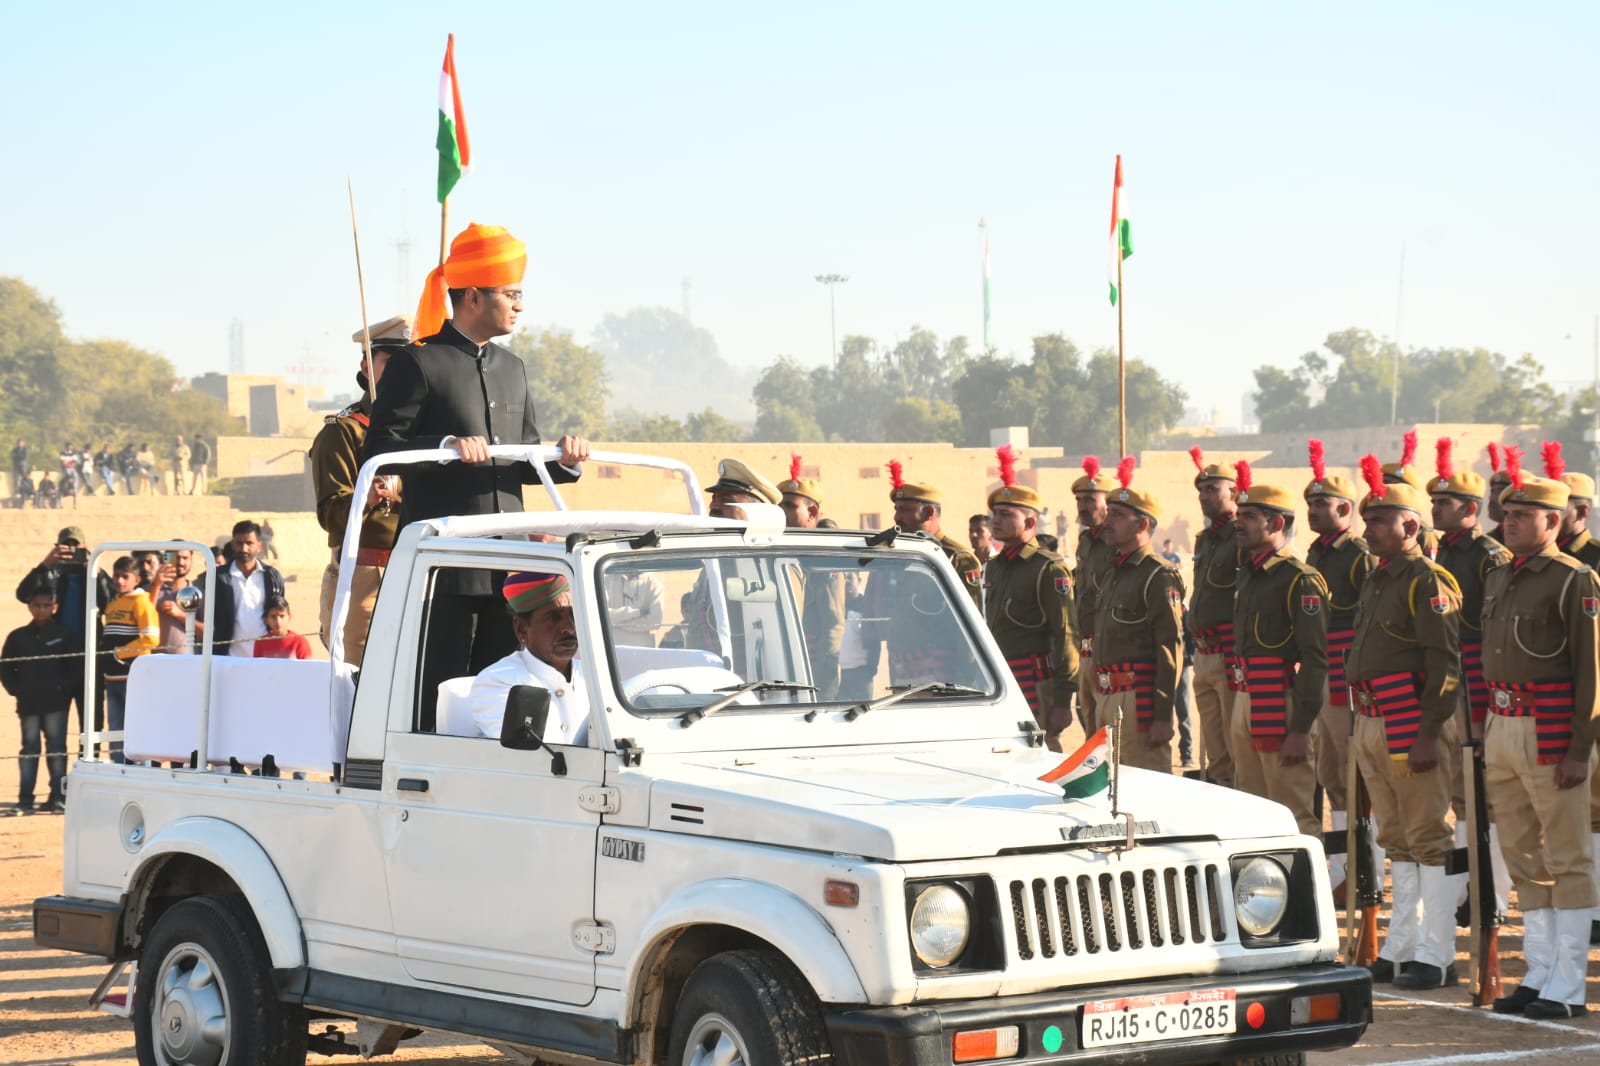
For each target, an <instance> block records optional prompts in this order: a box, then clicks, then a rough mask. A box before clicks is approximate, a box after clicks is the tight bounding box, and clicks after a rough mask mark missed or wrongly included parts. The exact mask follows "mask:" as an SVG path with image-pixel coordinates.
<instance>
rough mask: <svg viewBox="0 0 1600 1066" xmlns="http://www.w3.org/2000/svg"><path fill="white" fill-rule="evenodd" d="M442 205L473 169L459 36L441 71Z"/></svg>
mask: <svg viewBox="0 0 1600 1066" xmlns="http://www.w3.org/2000/svg"><path fill="white" fill-rule="evenodd" d="M438 146H439V202H440V203H441V204H442V203H444V202H445V199H446V198H447V197H448V196H449V195H450V190H451V189H454V188H455V187H456V182H457V181H460V180H461V174H462V172H463V171H465V170H468V169H470V168H471V166H472V146H471V145H470V144H469V143H468V141H467V116H466V114H465V113H464V112H463V111H462V110H461V83H460V82H459V81H457V80H456V35H455V34H453V33H452V34H451V35H450V39H449V41H447V42H446V43H445V46H444V69H443V70H442V71H440V72H439V137H438Z"/></svg>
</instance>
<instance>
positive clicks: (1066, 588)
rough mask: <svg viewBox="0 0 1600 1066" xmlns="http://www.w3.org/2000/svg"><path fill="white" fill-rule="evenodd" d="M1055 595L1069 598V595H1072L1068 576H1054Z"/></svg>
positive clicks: (1070, 580)
mask: <svg viewBox="0 0 1600 1066" xmlns="http://www.w3.org/2000/svg"><path fill="white" fill-rule="evenodd" d="M1056 595H1058V596H1070V595H1072V578H1071V577H1070V576H1068V575H1066V574H1057V575H1056Z"/></svg>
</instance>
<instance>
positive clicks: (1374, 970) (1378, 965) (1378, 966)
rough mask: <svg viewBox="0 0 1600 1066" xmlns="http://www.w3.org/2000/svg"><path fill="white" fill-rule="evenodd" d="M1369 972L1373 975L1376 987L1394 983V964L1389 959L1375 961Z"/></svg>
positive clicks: (1369, 967)
mask: <svg viewBox="0 0 1600 1066" xmlns="http://www.w3.org/2000/svg"><path fill="white" fill-rule="evenodd" d="M1367 970H1368V971H1369V972H1370V973H1371V974H1372V983H1373V984H1375V985H1387V984H1393V983H1394V963H1392V962H1390V961H1389V960H1388V959H1385V958H1382V957H1380V958H1377V959H1374V960H1373V961H1372V965H1371V966H1368V967H1367Z"/></svg>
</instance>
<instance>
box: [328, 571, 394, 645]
mask: <svg viewBox="0 0 1600 1066" xmlns="http://www.w3.org/2000/svg"><path fill="white" fill-rule="evenodd" d="M383 570H384V568H383V567H381V566H358V567H356V572H355V575H354V576H353V577H352V578H351V579H350V608H349V610H348V611H347V612H346V613H345V620H344V661H345V662H347V663H350V664H352V665H354V666H360V665H361V657H362V655H363V654H364V653H365V652H366V649H367V630H368V629H369V628H370V627H371V625H372V608H373V606H374V605H375V604H376V603H377V602H378V585H379V584H380V583H381V582H382V581H383ZM338 588H339V564H338V562H337V561H330V562H329V563H328V565H327V568H326V569H324V570H323V571H322V596H321V602H320V604H319V607H320V610H319V611H318V625H319V628H318V630H317V632H318V633H319V634H320V635H321V637H322V646H323V647H324V648H326V647H327V646H328V631H329V626H330V625H331V624H332V621H333V597H334V594H335V593H336V592H337V591H338Z"/></svg>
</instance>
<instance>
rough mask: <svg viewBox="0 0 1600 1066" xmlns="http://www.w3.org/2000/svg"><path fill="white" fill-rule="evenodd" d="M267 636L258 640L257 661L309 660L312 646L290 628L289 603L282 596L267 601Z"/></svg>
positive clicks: (269, 598)
mask: <svg viewBox="0 0 1600 1066" xmlns="http://www.w3.org/2000/svg"><path fill="white" fill-rule="evenodd" d="M264 618H265V620H266V623H267V635H266V636H264V637H258V638H256V658H257V659H309V658H311V644H310V643H309V642H308V641H307V640H306V638H305V637H302V636H301V635H300V634H299V633H296V632H294V631H293V630H292V629H290V628H289V601H288V600H286V599H284V598H283V597H282V596H271V597H268V599H267V610H266V614H265V616H264Z"/></svg>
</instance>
